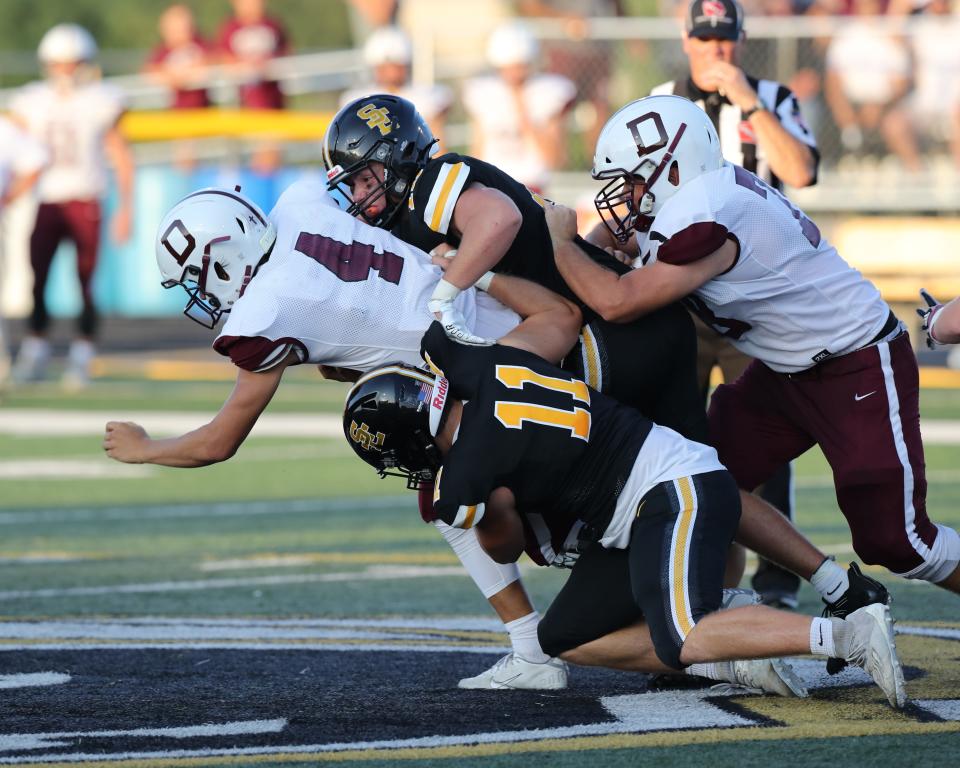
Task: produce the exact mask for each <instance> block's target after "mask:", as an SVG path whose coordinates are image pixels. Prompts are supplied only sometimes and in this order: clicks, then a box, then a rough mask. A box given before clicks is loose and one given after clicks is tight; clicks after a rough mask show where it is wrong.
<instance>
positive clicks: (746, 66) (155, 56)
mask: <svg viewBox="0 0 960 768" xmlns="http://www.w3.org/2000/svg"><path fill="white" fill-rule="evenodd" d="M743 5H744V9H745V12H746V23H745V29H746V39H745V40H744V41H743V42H742V43H741V46H740V50H739V64H740V66H741V67H742V68H743V70H744V71H745V72H747V73H748V74H750V75H752V76H754V77H758V78H769V79H771V80H776V81H779V82H780V83H784V84H786V85H787V86H788V87H789V88H791V89H792V91H793V92H794V93H795V94H796V96H797V98H798V100H799V103H800V110H801V112H802V117H803V120H804V121H805V123H806V125H807V126H809V128H810V129H811V130H812V131H813V133H814V134H815V136H816V142H817V145H818V148H819V154H820V158H821V162H820V169H819V174H818V179H817V183H816V184H815V185H813V186H810V187H806V188H804V189H800V190H788V194H790V196H791V197H792V198H793V199H794V200H795V201H796V202H798V203H799V204H800V205H801V206H802V207H804V208H805V209H806V210H807V211H808V212H809V213H811V214H812V215H814V216H815V217H816V218H817V219H818V221H821V222H823V223H824V224H825V227H826V228H827V230H828V232H829V233H830V235H831V236H832V239H833V240H834V241H835V242H836V244H837V245H838V247H839V248H840V250H841V253H843V254H845V256H846V257H847V258H848V260H850V261H852V262H854V263H855V264H856V265H857V266H860V267H861V269H863V270H864V271H865V272H868V273H869V275H870V276H871V277H872V278H873V279H875V280H876V281H877V282H878V283H879V284H880V287H881V289H882V290H884V292H885V293H886V294H887V296H888V298H889V299H890V300H893V301H901V302H905V301H908V300H909V299H908V298H907V297H908V296H909V295H915V291H916V287H917V285H918V284H919V283H920V282H923V283H924V284H926V286H927V287H928V288H930V289H931V290H935V291H937V290H939V291H940V292H942V293H943V294H944V295H945V296H952V295H956V294H957V293H960V290H958V288H960V286H958V285H957V276H958V270H956V269H955V265H956V254H957V253H958V252H960V225H958V222H957V220H956V213H957V210H958V207H960V42H958V41H960V0H746V2H744V4H743ZM687 9H688V3H687V2H674V0H513V1H511V0H464V1H463V2H451V1H450V0H233V1H232V2H227V0H193V1H192V2H184V3H177V4H172V5H165V4H162V3H159V2H156V0H124V2H122V3H116V2H111V1H109V0H43V2H40V3H24V2H13V1H12V0H2V2H0V109H2V110H14V111H15V107H16V104H17V99H18V97H19V96H20V95H21V94H22V92H23V88H24V87H25V85H26V84H27V83H29V82H30V81H33V80H37V79H42V78H43V77H44V76H45V73H44V72H43V71H42V68H41V67H40V66H39V64H38V58H37V46H38V44H39V42H40V40H41V38H42V37H43V35H44V33H45V32H46V31H47V30H48V29H49V28H51V27H53V26H54V25H56V24H60V23H63V22H72V23H75V24H79V25H82V26H83V27H84V28H85V29H86V30H88V31H89V32H90V34H91V35H92V38H93V39H94V40H95V41H96V46H97V51H96V54H95V57H94V58H92V60H91V61H89V62H85V65H86V67H87V70H88V71H87V73H86V76H87V77H90V78H97V79H102V80H103V81H104V82H105V83H107V84H109V85H110V86H111V87H113V88H115V89H116V90H117V92H118V93H120V94H121V98H122V102H123V107H124V108H125V110H126V111H125V112H124V114H123V116H122V117H121V118H120V122H119V131H120V133H121V134H122V136H123V137H124V139H125V140H126V142H128V145H129V149H130V153H131V154H130V156H131V157H132V160H133V168H134V179H133V181H132V189H131V190H130V192H129V198H130V199H129V201H127V202H128V204H129V206H130V207H131V211H130V222H129V226H128V227H127V229H128V231H123V227H122V226H121V227H120V229H119V231H118V230H117V225H116V223H114V224H113V229H112V230H110V231H108V229H107V226H106V222H108V220H109V216H108V215H107V213H108V212H110V211H115V210H116V209H117V208H118V207H119V208H121V209H122V208H123V206H124V205H125V204H127V202H125V200H124V197H125V195H126V194H127V193H126V192H124V190H122V189H121V190H120V192H119V193H118V189H117V183H116V178H117V174H115V175H113V176H111V177H110V180H109V182H108V184H107V187H106V191H105V193H104V194H105V196H104V206H105V215H104V217H103V220H104V222H105V224H104V233H105V234H104V237H103V238H101V244H100V257H99V266H98V268H97V272H96V274H95V275H94V277H93V288H92V290H93V295H94V296H95V297H96V300H97V304H98V306H99V308H100V311H101V312H103V313H104V314H106V315H112V316H130V317H136V316H157V315H164V314H176V313H177V312H179V310H180V309H181V304H182V300H181V297H180V296H171V295H169V293H167V294H165V292H164V291H163V290H162V289H161V288H160V286H159V284H158V279H157V276H156V268H155V264H154V260H153V236H154V230H155V227H156V224H157V223H158V221H159V218H160V217H161V216H162V214H163V213H164V211H165V210H166V209H167V207H169V205H171V204H172V203H173V202H175V201H176V200H177V199H178V198H179V197H180V196H182V195H183V194H186V193H187V192H189V191H191V190H193V189H195V188H197V187H200V186H207V185H210V184H234V183H239V184H241V185H242V186H243V188H244V191H245V192H246V193H248V194H250V195H251V196H252V197H253V198H254V199H256V200H257V201H258V202H259V203H260V204H261V205H263V206H264V207H265V208H267V209H269V208H270V207H271V204H272V202H273V200H274V199H275V198H276V196H277V195H278V194H279V192H280V191H281V190H282V189H283V188H284V187H285V186H286V185H287V184H289V183H290V181H292V180H293V179H295V178H297V177H299V176H301V175H303V174H305V173H318V172H320V170H319V166H320V155H319V140H320V138H321V137H322V134H323V131H324V129H325V127H326V125H327V122H328V121H329V118H330V117H331V116H332V114H333V113H334V112H335V111H336V110H337V109H338V107H339V106H340V105H342V104H344V103H346V101H349V100H350V99H351V98H354V97H358V96H361V95H363V94H364V93H365V92H377V91H390V92H395V93H400V94H401V95H404V96H406V97H408V98H410V99H411V100H412V101H414V103H415V104H416V105H417V106H418V108H419V109H420V111H421V112H422V113H423V114H424V116H425V117H426V118H427V120H428V121H429V122H430V123H431V125H432V127H433V129H434V131H435V133H436V135H437V136H438V138H440V140H441V144H442V147H443V149H444V150H455V151H461V152H466V153H469V154H473V155H476V156H479V157H481V158H483V159H487V160H489V161H490V162H493V163H494V164H497V165H499V166H501V167H503V168H504V169H505V170H507V171H509V172H511V173H512V174H514V175H515V176H517V177H518V178H519V179H520V180H521V181H523V182H524V183H526V184H528V185H529V186H531V187H532V188H536V189H538V190H542V191H543V192H544V193H545V194H547V195H548V196H549V197H552V198H554V199H557V200H561V201H563V202H566V203H570V204H577V205H578V207H579V208H580V209H581V210H582V211H583V212H584V216H585V217H588V216H589V215H590V208H591V203H590V201H591V200H592V197H593V194H594V193H595V191H596V190H595V185H594V183H593V182H592V181H591V179H590V177H589V168H590V164H591V152H592V146H593V142H594V139H595V138H596V135H597V133H598V132H599V129H600V127H601V126H602V125H603V123H604V121H605V120H606V119H607V117H609V115H610V114H611V113H612V111H613V110H615V109H616V108H617V107H619V106H620V105H622V104H624V103H626V102H627V101H630V100H631V99H634V98H637V97H639V96H643V95H646V94H647V93H649V91H650V89H651V88H652V87H653V86H655V85H657V84H658V83H662V82H664V81H667V80H671V79H681V78H686V77H687V75H688V73H689V62H688V59H687V56H686V55H685V53H684V48H683V45H682V40H681V38H682V33H683V28H684V24H683V17H684V13H685V12H686V11H687ZM46 74H47V75H49V72H47V73H46ZM33 197H34V196H32V195H30V194H26V195H22V196H21V197H20V198H19V199H17V200H15V201H13V202H12V203H11V204H10V205H8V206H7V207H6V210H5V211H4V218H5V228H4V241H3V242H4V249H3V250H4V257H3V259H4V260H3V263H2V270H0V313H2V315H4V316H6V317H8V318H11V317H13V318H19V317H26V316H28V315H29V313H30V312H31V310H32V304H33V300H32V298H31V285H32V275H31V271H30V264H29V257H28V255H27V254H28V248H27V243H28V241H29V238H30V234H31V231H32V229H33V227H34V222H35V220H36V213H35V211H36V202H35V200H34V199H33ZM61 252H62V256H61V255H59V254H58V258H57V259H56V260H55V261H54V264H53V267H52V271H51V274H50V277H49V280H48V281H47V285H46V296H47V298H48V300H49V310H50V312H51V314H53V315H54V316H70V315H76V314H78V313H80V312H81V308H82V306H83V302H84V296H83V295H82V292H81V290H80V289H79V288H78V286H77V280H76V263H75V261H76V256H75V250H74V249H73V246H72V245H70V244H65V245H63V246H62V247H61ZM15 335H16V334H15ZM15 335H14V336H15ZM15 343H16V339H15V338H14V337H12V339H8V340H7V344H8V345H13V344H15Z"/></svg>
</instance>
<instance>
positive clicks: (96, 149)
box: [10, 82, 124, 203]
mask: <svg viewBox="0 0 960 768" xmlns="http://www.w3.org/2000/svg"><path fill="white" fill-rule="evenodd" d="M123 110H124V98H123V95H122V94H121V92H120V91H119V90H118V89H117V88H114V87H113V86H111V85H107V84H106V83H101V82H93V83H87V84H83V85H77V86H76V87H75V88H73V89H72V90H70V91H58V90H57V89H56V88H54V86H53V85H52V84H51V83H48V82H37V83H31V84H30V85H27V86H25V87H24V88H23V89H21V90H20V91H19V92H18V93H17V95H16V96H14V98H13V99H12V100H11V102H10V111H11V112H12V113H13V114H15V115H16V116H17V117H18V119H19V120H20V121H21V122H22V123H23V124H24V125H25V126H26V127H27V130H28V131H29V133H30V134H31V135H32V136H34V137H35V138H36V139H37V140H38V141H40V142H41V143H42V144H44V146H46V148H47V151H48V152H49V153H50V165H49V167H48V168H47V170H46V171H45V172H44V174H43V176H42V177H41V179H40V183H39V184H38V187H37V196H38V197H39V199H40V202H43V203H61V202H66V201H68V200H92V199H98V198H101V197H103V195H104V193H105V192H106V189H107V159H106V156H105V155H104V148H103V143H104V142H103V138H104V134H106V132H107V131H108V130H110V129H111V128H112V127H113V126H114V125H116V123H117V120H118V119H119V118H120V115H121V114H123Z"/></svg>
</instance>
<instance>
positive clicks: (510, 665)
mask: <svg viewBox="0 0 960 768" xmlns="http://www.w3.org/2000/svg"><path fill="white" fill-rule="evenodd" d="M457 687H458V688H467V689H470V690H478V689H491V688H493V689H497V690H505V689H517V690H527V691H559V690H561V689H563V688H566V687H567V664H566V662H565V661H561V660H560V659H548V660H547V661H545V662H543V663H542V664H534V663H533V662H532V661H527V660H526V659H522V658H520V657H519V656H517V655H516V654H514V653H508V654H507V655H506V656H504V657H503V658H502V659H500V660H499V661H498V662H497V663H496V664H494V665H493V666H492V667H490V669H488V670H486V671H485V672H481V673H480V674H479V675H477V676H476V677H465V678H464V679H463V680H461V681H460V682H459V683H457Z"/></svg>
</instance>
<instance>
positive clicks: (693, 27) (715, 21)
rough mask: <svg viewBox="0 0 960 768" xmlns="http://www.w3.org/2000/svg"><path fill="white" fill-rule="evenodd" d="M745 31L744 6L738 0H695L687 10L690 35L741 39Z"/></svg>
mask: <svg viewBox="0 0 960 768" xmlns="http://www.w3.org/2000/svg"><path fill="white" fill-rule="evenodd" d="M742 32H743V6H741V5H740V3H738V2H737V0H693V2H692V3H690V8H689V10H688V11H687V34H688V35H689V36H690V37H722V38H725V39H727V40H739V39H740V35H741V33H742Z"/></svg>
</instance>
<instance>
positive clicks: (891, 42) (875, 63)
mask: <svg viewBox="0 0 960 768" xmlns="http://www.w3.org/2000/svg"><path fill="white" fill-rule="evenodd" d="M852 8H853V12H854V17H855V18H854V19H852V20H851V21H850V23H849V24H846V25H844V26H843V27H841V28H840V29H839V30H838V32H837V34H836V35H835V36H834V37H833V39H832V40H831V41H830V45H829V47H828V48H827V57H826V69H827V76H826V83H825V92H826V98H827V104H828V105H829V106H830V111H831V112H832V113H833V119H834V121H835V122H836V124H837V127H838V128H839V129H840V141H841V143H842V144H843V147H844V149H846V150H847V151H850V152H856V151H859V150H860V149H861V148H864V147H867V146H868V145H869V143H870V142H871V140H875V138H876V137H879V138H882V140H883V142H884V143H885V145H886V147H887V149H888V150H889V151H891V152H893V153H894V154H895V155H896V156H897V157H899V158H900V160H901V162H902V163H903V165H904V166H905V167H906V168H907V169H908V170H909V171H919V170H921V167H922V165H921V162H920V156H919V154H918V153H917V151H916V143H915V142H913V141H912V140H911V138H910V136H911V135H912V132H911V131H910V126H909V122H908V120H907V118H906V113H905V111H904V110H903V109H902V108H901V100H902V99H903V97H904V96H905V95H906V94H907V91H908V90H909V87H910V57H909V53H908V51H907V48H906V46H905V45H904V44H903V42H902V41H901V40H899V39H898V38H897V37H895V36H894V35H892V34H890V32H889V31H888V29H887V28H886V27H885V25H884V24H883V23H882V22H883V19H881V16H882V15H883V9H882V6H881V3H880V0H853V5H852Z"/></svg>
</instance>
